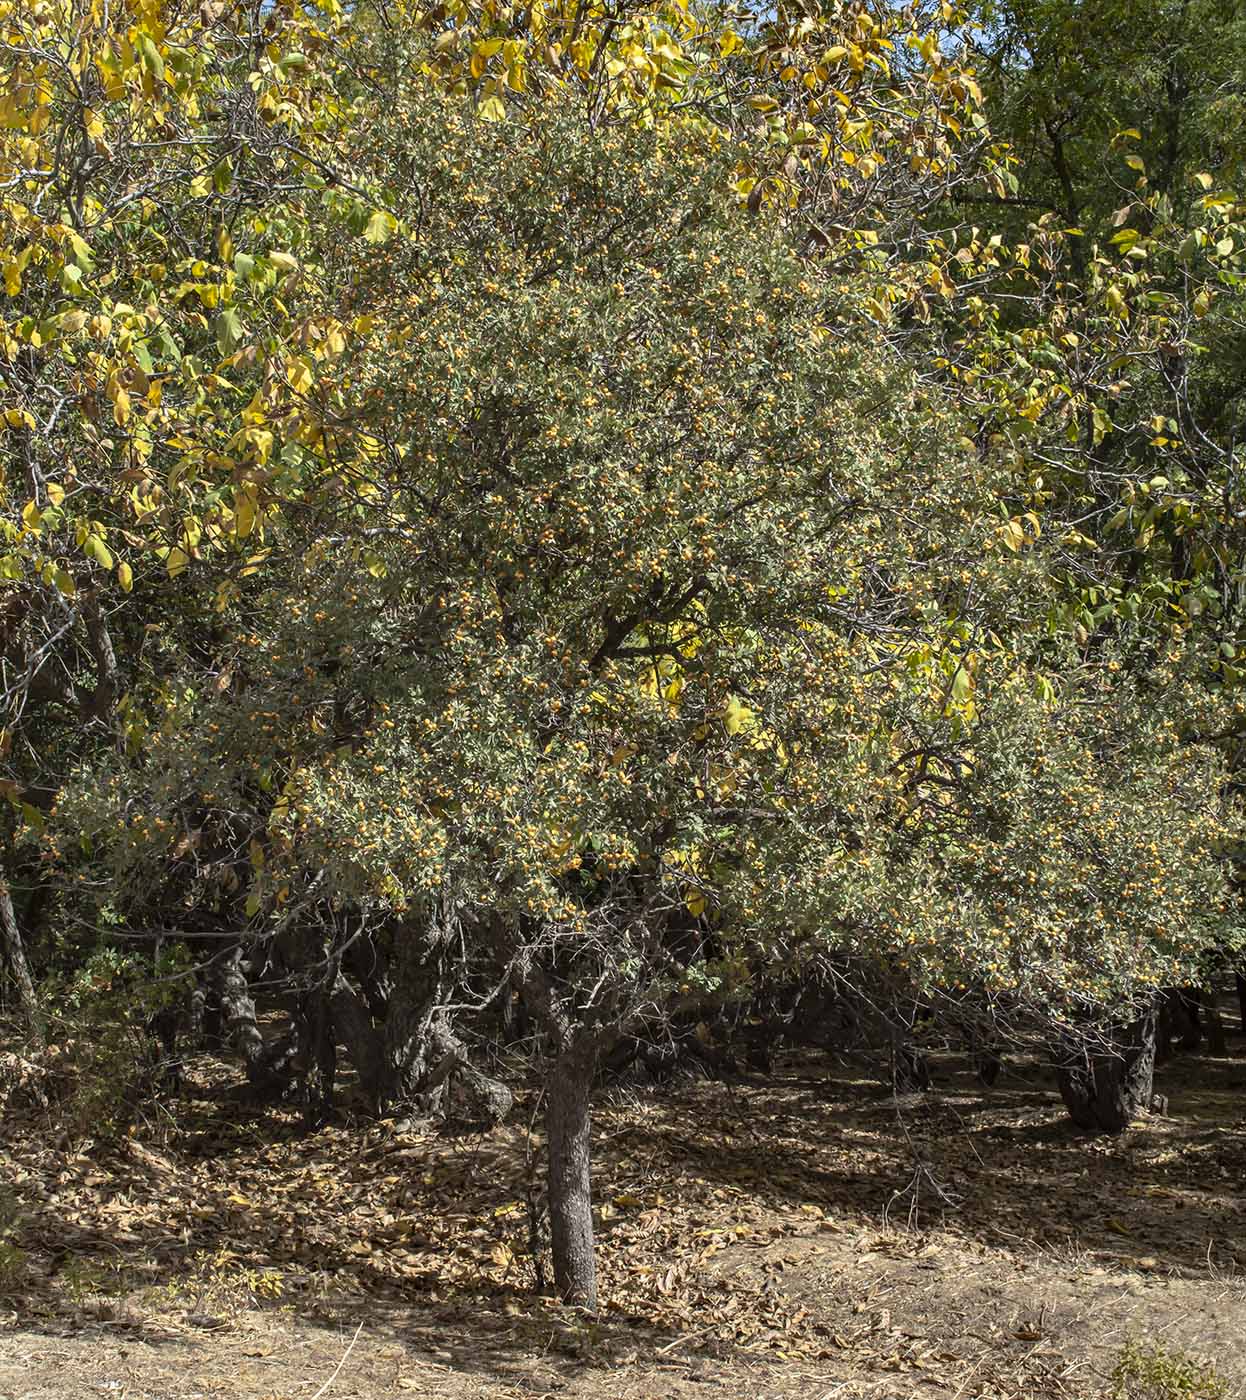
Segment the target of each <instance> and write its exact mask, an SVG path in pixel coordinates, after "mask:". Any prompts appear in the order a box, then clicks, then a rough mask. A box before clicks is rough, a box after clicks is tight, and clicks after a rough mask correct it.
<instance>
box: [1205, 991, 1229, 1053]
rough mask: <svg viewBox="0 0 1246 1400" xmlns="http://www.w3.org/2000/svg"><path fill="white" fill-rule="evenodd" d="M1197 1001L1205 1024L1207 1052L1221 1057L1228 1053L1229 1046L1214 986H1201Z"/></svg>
mask: <svg viewBox="0 0 1246 1400" xmlns="http://www.w3.org/2000/svg"><path fill="white" fill-rule="evenodd" d="M1199 1001H1200V1002H1201V1003H1202V1007H1203V1018H1204V1021H1205V1022H1206V1025H1207V1053H1208V1054H1209V1055H1215V1056H1217V1057H1218V1058H1223V1057H1224V1056H1225V1055H1227V1054H1228V1053H1229V1046H1228V1042H1227V1041H1226V1040H1225V1036H1224V1020H1223V1018H1222V1017H1221V1015H1220V1007H1219V1004H1218V1003H1217V1001H1216V988H1215V986H1214V985H1212V986H1208V987H1203V988H1201V989H1200V991H1199Z"/></svg>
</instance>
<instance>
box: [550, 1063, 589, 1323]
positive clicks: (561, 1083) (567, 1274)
mask: <svg viewBox="0 0 1246 1400" xmlns="http://www.w3.org/2000/svg"><path fill="white" fill-rule="evenodd" d="M596 1069H597V1047H596V1045H595V1044H594V1043H593V1042H591V1041H587V1042H584V1041H581V1042H577V1041H572V1043H571V1044H570V1045H569V1046H568V1047H567V1048H566V1049H564V1050H563V1051H562V1052H561V1053H560V1054H559V1056H558V1058H557V1060H555V1062H554V1065H553V1068H552V1070H551V1072H550V1077H549V1081H548V1084H547V1086H546V1100H545V1130H546V1134H547V1136H548V1139H549V1226H550V1246H551V1249H552V1252H553V1255H554V1285H555V1287H556V1288H557V1289H558V1294H559V1296H560V1297H561V1298H562V1300H563V1301H564V1302H566V1303H573V1304H575V1305H577V1306H579V1307H582V1308H586V1309H588V1311H589V1312H596V1311H597V1260H596V1257H595V1255H594V1253H593V1196H592V1181H591V1176H592V1171H591V1150H590V1147H591V1144H590V1137H591V1120H592V1112H591V1106H590V1097H591V1092H592V1087H593V1076H594V1074H595V1073H596Z"/></svg>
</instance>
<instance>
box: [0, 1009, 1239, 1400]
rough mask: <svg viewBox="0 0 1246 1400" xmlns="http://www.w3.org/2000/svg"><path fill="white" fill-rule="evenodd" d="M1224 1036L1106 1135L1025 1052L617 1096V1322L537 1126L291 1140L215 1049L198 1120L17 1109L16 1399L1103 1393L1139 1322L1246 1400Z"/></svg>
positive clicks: (611, 1175)
mask: <svg viewBox="0 0 1246 1400" xmlns="http://www.w3.org/2000/svg"><path fill="white" fill-rule="evenodd" d="M1230 1049H1231V1051H1232V1052H1233V1053H1232V1054H1231V1055H1230V1056H1229V1057H1228V1058H1219V1059H1213V1058H1210V1057H1207V1056H1184V1057H1179V1058H1178V1059H1175V1060H1174V1061H1172V1062H1170V1063H1169V1064H1168V1065H1166V1066H1164V1067H1163V1068H1162V1069H1161V1070H1160V1073H1159V1082H1158V1083H1157V1088H1159V1089H1160V1090H1161V1091H1162V1092H1163V1093H1165V1094H1167V1095H1168V1096H1169V1100H1170V1109H1169V1113H1170V1116H1168V1117H1165V1118H1161V1117H1148V1118H1147V1119H1146V1120H1145V1121H1143V1122H1141V1123H1140V1124H1139V1125H1137V1126H1136V1127H1135V1128H1133V1129H1132V1130H1131V1131H1130V1132H1128V1133H1127V1134H1125V1135H1124V1136H1123V1137H1122V1138H1120V1139H1118V1140H1111V1141H1109V1140H1104V1139H1098V1140H1095V1139H1088V1138H1085V1137H1082V1136H1079V1135H1078V1134H1077V1133H1076V1132H1074V1131H1073V1130H1072V1129H1071V1127H1070V1126H1069V1125H1068V1124H1067V1122H1066V1120H1065V1117H1064V1114H1063V1110H1062V1109H1061V1107H1060V1105H1059V1102H1058V1099H1057V1097H1056V1094H1055V1090H1054V1085H1053V1083H1052V1081H1051V1079H1050V1077H1049V1076H1048V1075H1047V1073H1046V1072H1045V1071H1044V1070H1042V1069H1041V1067H1038V1066H1036V1065H1033V1064H1022V1065H1019V1066H1014V1067H1012V1068H1011V1069H1010V1070H1009V1071H1008V1072H1006V1074H1005V1076H1004V1078H1003V1079H1002V1080H1001V1082H1000V1083H999V1084H998V1085H997V1086H996V1088H995V1089H993V1090H985V1089H983V1088H982V1087H981V1086H980V1085H978V1083H977V1082H976V1080H974V1079H972V1077H971V1076H970V1075H969V1074H968V1073H967V1072H966V1071H965V1069H964V1067H963V1066H961V1065H960V1064H958V1063H957V1062H956V1061H954V1060H945V1061H941V1062H939V1063H937V1064H936V1082H937V1087H936V1089H935V1090H934V1091H933V1092H931V1093H929V1094H926V1095H922V1096H919V1097H914V1098H912V1099H906V1100H903V1101H900V1102H897V1101H896V1100H895V1099H893V1098H891V1097H890V1096H888V1095H886V1094H884V1093H883V1092H882V1091H881V1090H880V1089H879V1088H878V1086H877V1084H876V1082H874V1081H873V1080H872V1079H870V1078H869V1077H868V1076H867V1075H866V1074H865V1073H864V1072H863V1070H862V1069H860V1068H859V1067H853V1066H852V1065H849V1064H846V1063H843V1062H835V1061H832V1060H830V1059H809V1058H804V1059H793V1060H792V1061H790V1062H787V1063H784V1064H781V1065H780V1066H779V1067H778V1068H777V1069H776V1071H775V1072H774V1073H773V1074H772V1075H771V1076H769V1077H766V1078H762V1077H755V1078H752V1079H749V1080H747V1081H742V1082H741V1081H737V1082H733V1083H725V1082H706V1081H702V1082H694V1083H687V1084H683V1085H681V1086H679V1087H677V1088H675V1089H668V1090H664V1091H663V1092H662V1094H661V1095H654V1094H650V1093H647V1092H641V1091H637V1092H629V1093H624V1092H620V1091H614V1092H612V1093H609V1094H607V1095H605V1096H604V1097H603V1100H602V1102H601V1104H600V1107H599V1110H598V1112H597V1116H596V1124H597V1133H598V1141H599V1146H598V1154H597V1172H596V1180H597V1191H598V1200H599V1201H600V1203H601V1211H600V1215H601V1218H600V1222H599V1229H600V1236H599V1240H600V1255H601V1261H602V1275H603V1287H602V1301H603V1308H602V1312H601V1314H600V1316H599V1317H597V1318H587V1317H583V1316H581V1315H579V1314H577V1313H576V1312H574V1311H573V1310H570V1309H566V1308H563V1307H561V1306H559V1305H558V1304H557V1303H555V1302H553V1301H552V1300H550V1299H548V1298H542V1297H539V1296H537V1295H536V1294H535V1293H534V1291H533V1287H532V1285H533V1272H532V1266H531V1259H530V1256H529V1255H528V1253H527V1241H528V1216H527V1209H526V1206H525V1204H524V1203H525V1191H526V1186H525V1182H526V1178H527V1167H526V1158H527V1155H528V1152H529V1149H530V1145H531V1144H530V1142H529V1137H528V1133H527V1130H526V1127H525V1126H524V1124H523V1123H522V1122H520V1123H519V1124H518V1125H517V1126H506V1127H503V1128H499V1129H497V1130H495V1131H494V1132H492V1133H489V1134H486V1135H483V1136H481V1135H464V1136H460V1137H446V1136H444V1135H437V1134H432V1133H428V1134H421V1133H418V1132H398V1131H396V1126H395V1125H393V1124H379V1125H377V1124H366V1123H357V1124H356V1123H352V1122H349V1121H347V1122H343V1123H341V1124H337V1125H334V1126H333V1127H330V1128H327V1129H324V1130H322V1131H321V1132H319V1133H316V1134H313V1135H310V1136H304V1135H302V1134H300V1133H299V1132H298V1131H297V1127H296V1124H295V1123H294V1121H293V1120H292V1118H291V1117H290V1116H289V1115H283V1114H282V1113H280V1112H278V1111H275V1110H271V1109H262V1108H258V1107H254V1106H248V1105H247V1104H246V1103H245V1102H243V1101H240V1100H237V1099H236V1098H235V1099H233V1100H232V1101H231V1100H229V1099H228V1098H227V1097H226V1101H225V1103H224V1105H223V1104H222V1096H223V1092H224V1088H225V1086H224V1082H223V1079H222V1076H223V1075H224V1073H225V1071H224V1067H221V1066H217V1065H214V1064H213V1063H212V1062H206V1061H205V1062H204V1064H203V1065H201V1066H196V1074H195V1077H194V1087H193V1098H192V1101H191V1103H190V1105H189V1110H187V1109H186V1108H185V1106H184V1107H183V1109H182V1111H181V1112H180V1113H179V1118H178V1124H177V1126H176V1128H174V1126H173V1125H172V1123H171V1120H167V1119H166V1120H162V1119H161V1118H160V1117H159V1116H158V1115H157V1116H154V1117H152V1118H150V1119H149V1120H148V1121H147V1123H146V1124H145V1125H144V1126H143V1127H142V1129H141V1130H140V1131H139V1132H138V1133H137V1134H135V1135H133V1136H131V1137H130V1138H129V1139H128V1140H124V1141H122V1142H121V1143H120V1144H116V1143H113V1144H108V1143H105V1142H102V1141H101V1142H93V1141H91V1140H90V1139H89V1138H81V1137H79V1138H76V1139H74V1140H67V1139H66V1138H65V1137H64V1135H63V1134H62V1135H61V1136H59V1137H58V1136H57V1132H58V1131H59V1130H58V1129H57V1128H56V1126H55V1125H53V1124H52V1123H51V1122H50V1121H48V1120H42V1119H40V1117H39V1116H38V1115H33V1116H29V1115H28V1116H21V1117H18V1118H12V1117H10V1119H9V1120H8V1121H7V1122H6V1124H5V1130H4V1133H5V1140H4V1148H5V1151H4V1155H3V1157H2V1158H0V1400H62V1397H79V1396H113V1397H116V1398H117V1400H217V1397H225V1396H228V1397H238V1398H239V1400H349V1397H354V1398H355V1400H381V1398H382V1397H385V1398H386V1400H388V1397H395V1400H397V1398H398V1397H402V1396H405V1395H407V1394H414V1395H421V1396H437V1397H446V1400H460V1397H468V1396H472V1397H475V1396H480V1397H490V1400H502V1397H527V1400H544V1398H545V1397H549V1398H550V1400H553V1398H554V1397H558V1400H562V1398H563V1397H566V1400H581V1398H582V1400H649V1397H654V1398H655V1400H656V1397H667V1396H670V1397H692V1396H696V1397H710V1398H711V1400H712V1397H716V1396H721V1397H723V1400H727V1397H733V1398H734V1397H749V1400H754V1398H755V1400H766V1397H773V1398H774V1400H780V1397H782V1398H783V1400H786V1398H787V1397H801V1400H831V1397H833V1396H834V1397H843V1398H844V1400H852V1397H873V1400H910V1397H929V1400H1046V1398H1047V1397H1050V1400H1062V1398H1063V1400H1068V1397H1077V1400H1082V1397H1085V1398H1086V1400H1094V1397H1098V1396H1102V1395H1104V1394H1106V1393H1107V1391H1108V1389H1109V1378H1110V1375H1111V1371H1112V1368H1113V1366H1114V1365H1115V1364H1116V1361H1117V1359H1118V1357H1119V1355H1120V1352H1121V1348H1122V1347H1123V1346H1124V1345H1125V1344H1126V1342H1127V1341H1129V1340H1130V1339H1131V1338H1132V1339H1140V1340H1142V1341H1145V1342H1148V1343H1157V1342H1158V1343H1162V1344H1163V1345H1165V1346H1168V1347H1170V1348H1172V1349H1175V1350H1182V1351H1187V1352H1190V1353H1194V1354H1197V1355H1199V1356H1200V1357H1203V1358H1206V1359H1209V1360H1212V1361H1214V1362H1215V1364H1216V1366H1217V1367H1218V1369H1219V1371H1220V1373H1221V1375H1222V1376H1223V1378H1224V1380H1225V1382H1226V1384H1227V1387H1228V1394H1229V1395H1230V1396H1243V1397H1246V1221H1244V1220H1243V1212H1244V1206H1246V1195H1244V1194H1243V1177H1244V1173H1246V1059H1244V1058H1243V1050H1246V1044H1244V1042H1243V1040H1242V1037H1240V1036H1238V1037H1234V1038H1233V1039H1232V1040H1231V1042H1230ZM530 1107H531V1105H529V1108H530ZM516 1117H517V1119H518V1118H519V1115H516Z"/></svg>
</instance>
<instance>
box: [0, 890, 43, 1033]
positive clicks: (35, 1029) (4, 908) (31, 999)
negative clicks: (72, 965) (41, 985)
mask: <svg viewBox="0 0 1246 1400" xmlns="http://www.w3.org/2000/svg"><path fill="white" fill-rule="evenodd" d="M0 938H2V939H3V942H4V960H5V962H6V963H7V964H8V968H9V974H10V976H11V977H12V978H13V983H14V985H15V986H16V988H17V998H18V1001H19V1002H20V1003H21V1008H22V1016H23V1017H24V1018H25V1021H26V1029H27V1030H28V1031H29V1032H30V1036H31V1039H32V1040H33V1041H34V1042H35V1043H36V1044H37V1045H42V1044H43V1043H44V1037H45V1034H46V1029H45V1026H44V1020H43V1013H42V1011H40V1009H39V999H38V997H36V996H35V984H34V980H33V979H32V978H31V975H30V964H29V963H28V962H27V961H26V948H25V945H24V944H23V943H22V934H21V930H20V929H19V928H18V926H17V914H16V912H15V910H14V908H13V896H12V894H11V893H10V891H9V885H8V881H7V880H4V879H3V878H0Z"/></svg>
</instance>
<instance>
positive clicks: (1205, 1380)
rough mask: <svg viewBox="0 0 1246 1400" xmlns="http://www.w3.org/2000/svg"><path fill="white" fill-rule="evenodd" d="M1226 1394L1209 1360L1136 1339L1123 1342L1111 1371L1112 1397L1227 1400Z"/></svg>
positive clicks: (1222, 1383) (1137, 1399)
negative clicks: (1118, 1357) (1198, 1358)
mask: <svg viewBox="0 0 1246 1400" xmlns="http://www.w3.org/2000/svg"><path fill="white" fill-rule="evenodd" d="M1228 1394H1229V1389H1228V1385H1227V1383H1226V1382H1225V1380H1224V1379H1223V1377H1221V1376H1220V1374H1219V1373H1218V1372H1217V1370H1216V1368H1215V1366H1214V1365H1212V1364H1211V1362H1207V1361H1199V1360H1197V1359H1196V1358H1195V1357H1193V1356H1190V1355H1189V1354H1187V1353H1186V1352H1182V1351H1175V1350H1170V1349H1169V1348H1167V1347H1162V1346H1157V1345H1144V1344H1143V1343H1141V1342H1136V1341H1131V1342H1129V1343H1127V1344H1126V1346H1125V1347H1124V1349H1123V1350H1122V1352H1121V1356H1120V1360H1119V1361H1117V1363H1116V1367H1115V1369H1114V1370H1113V1372H1112V1397H1113V1400H1227V1396H1228Z"/></svg>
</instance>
